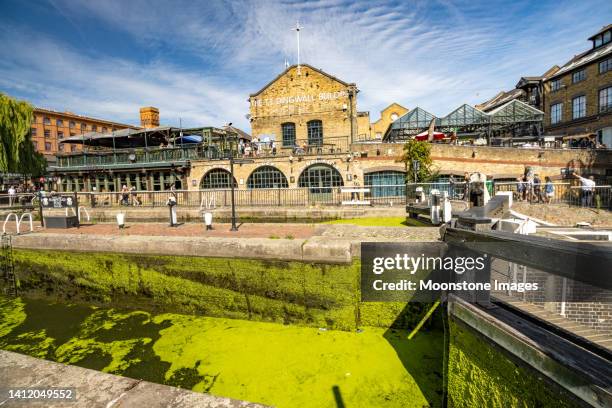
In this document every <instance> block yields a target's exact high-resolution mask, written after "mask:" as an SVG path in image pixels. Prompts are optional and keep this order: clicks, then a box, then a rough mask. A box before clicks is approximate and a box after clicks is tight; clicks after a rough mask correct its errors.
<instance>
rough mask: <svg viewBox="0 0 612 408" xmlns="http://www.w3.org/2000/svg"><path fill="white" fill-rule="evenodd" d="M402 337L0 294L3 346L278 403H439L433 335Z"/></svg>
mask: <svg viewBox="0 0 612 408" xmlns="http://www.w3.org/2000/svg"><path fill="white" fill-rule="evenodd" d="M406 337H407V332H406V331H405V330H395V329H385V328H379V327H364V328H363V331H362V332H357V331H339V330H322V329H319V328H313V327H301V326H293V325H283V324H277V323H265V322H258V321H246V320H237V319H226V318H214V317H203V316H192V315H184V314H176V313H160V314H155V313H150V312H145V311H138V310H119V309H116V308H99V307H92V306H84V305H72V304H68V303H56V302H52V301H49V300H42V299H24V298H17V299H7V298H2V297H0V348H2V349H4V350H10V351H14V352H19V353H23V354H28V355H31V356H35V357H38V358H45V359H48V360H53V361H58V362H62V363H66V364H74V365H78V366H82V367H87V368H92V369H96V370H101V371H104V372H108V373H113V374H118V375H123V376H127V377H132V378H139V379H144V380H147V381H153V382H158V383H163V384H168V385H173V386H177V387H182V388H187V389H192V390H194V391H198V392H207V393H211V394H213V395H218V396H224V397H231V398H237V399H243V400H248V401H253V402H259V403H263V404H268V405H273V406H277V407H337V406H339V405H338V402H337V395H340V397H341V399H342V401H343V404H344V406H345V407H423V406H440V404H441V400H442V355H443V352H442V349H443V340H442V335H441V333H440V332H438V331H437V330H435V329H430V330H428V331H427V330H426V331H423V332H421V333H419V335H418V336H416V338H414V339H413V340H410V341H409V340H407V339H406ZM334 389H335V390H336V394H337V395H336V396H335V395H334Z"/></svg>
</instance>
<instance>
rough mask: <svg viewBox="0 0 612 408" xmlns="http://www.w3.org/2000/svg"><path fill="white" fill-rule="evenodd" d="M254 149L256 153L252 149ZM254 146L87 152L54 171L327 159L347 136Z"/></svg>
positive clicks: (61, 157)
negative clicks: (197, 162) (253, 159)
mask: <svg viewBox="0 0 612 408" xmlns="http://www.w3.org/2000/svg"><path fill="white" fill-rule="evenodd" d="M255 145H257V149H255ZM275 147H276V148H275V149H274V148H273V145H272V143H271V142H258V143H254V144H252V145H249V147H248V148H246V146H242V147H241V148H240V150H242V152H236V151H230V150H220V149H218V148H217V147H216V146H206V145H188V146H182V147H181V146H177V147H149V148H134V149H115V150H112V151H105V150H91V151H87V152H79V153H72V154H58V155H57V163H56V166H55V167H57V168H74V167H77V168H80V167H95V168H104V167H112V166H116V165H134V166H141V165H142V164H143V163H164V162H180V161H188V160H205V159H211V160H219V159H224V158H229V157H230V155H233V156H234V157H262V158H269V157H277V156H280V157H283V156H284V157H288V156H292V155H293V156H300V155H327V154H339V153H347V152H348V151H349V148H350V142H349V137H348V136H339V137H326V138H324V139H323V141H322V142H321V143H310V144H309V143H308V140H296V142H295V146H283V145H282V142H281V141H277V142H275Z"/></svg>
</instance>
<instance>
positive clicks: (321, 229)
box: [35, 223, 440, 241]
mask: <svg viewBox="0 0 612 408" xmlns="http://www.w3.org/2000/svg"><path fill="white" fill-rule="evenodd" d="M230 227H231V224H226V223H223V224H215V225H214V230H212V231H206V230H205V228H204V226H203V225H202V224H201V223H186V224H181V225H179V226H178V227H170V226H168V224H166V223H134V224H129V225H126V228H124V229H119V228H118V227H117V225H116V224H111V223H108V224H83V225H81V227H80V228H70V229H42V228H40V227H35V232H42V233H54V234H58V233H59V234H79V235H87V234H92V235H117V236H121V235H134V236H182V237H197V236H199V237H236V238H272V239H277V238H290V239H291V238H296V239H308V238H313V237H324V238H337V239H340V240H348V241H373V240H382V241H435V240H438V239H439V238H440V233H439V229H438V227H364V226H356V225H350V224H346V225H332V224H297V223H296V224H291V223H283V224H280V223H266V224H261V223H259V224H258V223H252V224H249V223H245V224H239V229H238V231H237V232H232V231H230Z"/></svg>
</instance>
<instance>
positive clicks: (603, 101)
mask: <svg viewBox="0 0 612 408" xmlns="http://www.w3.org/2000/svg"><path fill="white" fill-rule="evenodd" d="M589 40H590V41H591V42H592V46H591V48H590V49H589V50H587V51H585V52H583V53H581V54H578V55H576V56H575V57H574V58H572V59H571V60H570V61H568V62H567V63H566V64H564V65H563V66H562V67H561V68H560V69H559V70H558V71H556V72H555V73H554V74H552V75H549V76H548V77H546V78H544V80H543V92H544V106H543V107H544V111H545V113H546V115H545V118H544V129H545V132H546V133H548V134H555V135H577V134H585V133H595V134H597V137H598V142H600V143H605V144H606V145H607V146H608V147H611V146H612V24H610V25H607V26H606V27H603V28H602V29H601V30H600V31H599V32H597V33H596V34H595V35H593V36H591V37H590V38H589Z"/></svg>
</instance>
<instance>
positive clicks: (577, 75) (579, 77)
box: [572, 69, 586, 84]
mask: <svg viewBox="0 0 612 408" xmlns="http://www.w3.org/2000/svg"><path fill="white" fill-rule="evenodd" d="M585 78H586V72H585V70H584V69H581V70H580V71H576V72H574V73H573V74H572V83H573V84H575V83H576V82H580V81H584V79H585Z"/></svg>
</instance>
